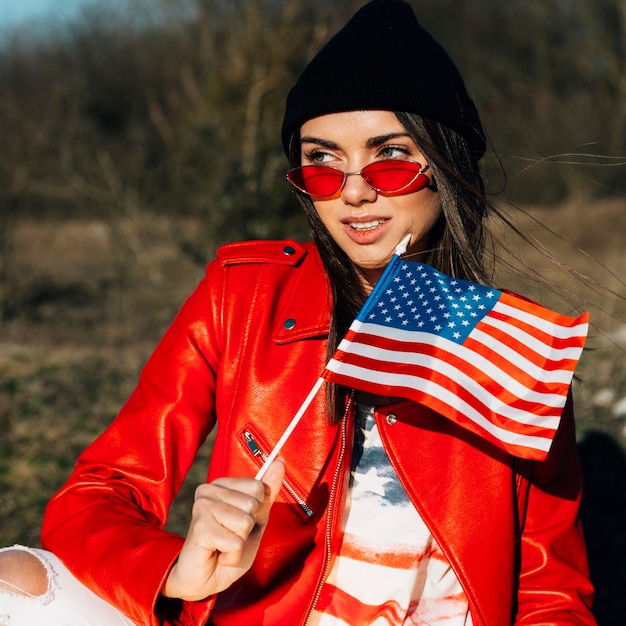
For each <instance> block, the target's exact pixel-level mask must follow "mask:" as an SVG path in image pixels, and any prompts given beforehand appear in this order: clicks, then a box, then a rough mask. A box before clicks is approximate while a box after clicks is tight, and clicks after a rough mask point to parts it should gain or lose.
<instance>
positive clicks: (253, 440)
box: [239, 424, 315, 521]
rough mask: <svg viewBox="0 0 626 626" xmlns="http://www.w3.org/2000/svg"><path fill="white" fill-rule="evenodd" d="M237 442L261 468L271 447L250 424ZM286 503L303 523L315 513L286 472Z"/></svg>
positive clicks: (284, 481) (241, 432)
mask: <svg viewBox="0 0 626 626" xmlns="http://www.w3.org/2000/svg"><path fill="white" fill-rule="evenodd" d="M239 441H240V442H241V443H242V444H243V445H244V447H245V449H246V450H247V451H248V453H249V454H250V456H251V457H253V459H254V460H255V462H256V464H257V465H258V466H259V467H261V465H263V463H264V462H265V459H267V457H268V456H269V453H270V452H271V447H270V446H269V445H268V444H267V443H266V442H265V441H264V440H263V438H262V437H261V436H260V435H259V434H258V432H257V431H256V430H255V428H254V427H253V426H251V425H250V424H248V425H246V426H244V427H243V428H242V429H241V430H240V431H239ZM282 490H283V491H284V492H285V496H286V499H287V501H288V502H289V503H290V504H291V505H292V507H293V508H294V511H295V512H296V514H297V515H298V517H300V518H301V519H303V520H304V521H308V520H309V519H311V517H313V514H314V513H315V511H314V509H313V507H312V506H311V505H310V504H309V502H308V500H307V497H306V494H305V493H304V490H303V489H301V488H300V487H299V486H298V485H297V482H296V481H295V480H294V478H293V476H292V475H291V474H290V473H289V471H288V470H287V471H286V473H285V478H284V480H283V489H282Z"/></svg>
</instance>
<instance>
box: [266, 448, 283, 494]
mask: <svg viewBox="0 0 626 626" xmlns="http://www.w3.org/2000/svg"><path fill="white" fill-rule="evenodd" d="M284 478H285V461H284V460H283V459H282V458H281V457H279V458H277V459H276V460H275V461H274V462H273V463H272V464H271V465H270V466H269V468H268V470H267V472H266V474H265V476H264V478H263V484H264V485H265V487H266V495H269V500H270V505H272V504H274V502H275V501H276V498H277V497H278V493H279V491H280V488H281V487H282V484H283V480H284ZM268 488H269V494H268V493H267V489H268Z"/></svg>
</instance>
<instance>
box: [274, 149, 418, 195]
mask: <svg viewBox="0 0 626 626" xmlns="http://www.w3.org/2000/svg"><path fill="white" fill-rule="evenodd" d="M391 162H393V163H398V162H401V163H412V164H414V165H417V166H418V168H419V169H418V170H417V171H416V172H415V176H414V177H413V178H412V179H411V180H410V181H409V182H408V183H406V184H405V185H402V187H398V189H380V188H379V187H375V186H374V185H372V184H371V183H370V182H369V181H368V180H367V178H365V176H363V172H365V171H366V170H367V168H368V167H371V166H373V165H377V164H380V163H391ZM309 168H324V169H325V170H331V171H333V172H338V173H339V174H342V176H343V178H342V180H341V183H340V184H339V186H338V187H337V189H336V190H335V191H333V192H332V193H329V194H324V195H321V196H320V195H315V194H312V193H311V192H310V191H307V190H306V189H303V188H302V187H300V186H299V185H297V184H296V183H295V182H294V181H293V180H292V176H293V173H294V172H301V171H302V170H304V169H309ZM429 168H430V165H429V164H428V163H427V164H426V165H422V164H421V163H419V162H418V161H411V160H409V159H382V160H380V161H373V162H372V163H368V164H367V165H366V166H365V167H364V168H362V169H361V171H360V172H344V171H343V170H340V169H338V168H336V167H331V166H330V165H299V166H298V167H293V168H291V169H290V170H289V171H288V172H287V173H286V174H285V179H286V180H287V182H288V183H289V184H290V185H292V186H293V187H294V188H295V189H297V190H298V191H300V192H301V193H304V194H306V195H307V196H311V197H312V198H332V197H333V196H335V195H337V194H338V193H339V192H340V191H341V190H342V189H343V188H344V186H345V184H346V181H347V180H348V176H356V175H357V174H358V175H359V176H361V178H362V179H363V180H364V181H365V184H366V185H368V186H369V187H371V188H372V189H373V190H374V191H376V192H377V193H381V194H397V193H398V192H402V190H404V189H407V188H408V187H411V186H412V185H413V184H414V183H415V182H416V181H417V179H418V178H419V177H420V176H424V178H425V179H426V180H425V181H424V184H423V185H422V187H420V189H421V188H423V187H425V186H426V185H428V183H429V182H430V181H429V180H428V177H426V176H425V172H426V171H427V170H428V169H429ZM366 173H367V172H366Z"/></svg>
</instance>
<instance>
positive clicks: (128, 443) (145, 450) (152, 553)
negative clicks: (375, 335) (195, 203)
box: [42, 242, 595, 626]
mask: <svg viewBox="0 0 626 626" xmlns="http://www.w3.org/2000/svg"><path fill="white" fill-rule="evenodd" d="M329 297H330V296H329V289H328V285H327V280H326V278H325V275H324V272H323V269H322V265H321V261H320V259H319V256H318V255H317V253H316V251H315V249H314V248H313V247H312V245H310V244H305V245H299V244H297V243H294V242H248V243H240V244H232V245H229V246H225V247H224V248H222V249H221V250H220V251H219V253H218V258H217V259H216V261H214V262H213V263H211V264H210V265H209V266H208V268H207V273H206V277H205V279H203V280H202V281H201V282H200V284H199V286H198V287H197V289H196V290H195V291H194V293H192V294H191V296H190V297H189V299H188V300H187V302H186V303H185V304H184V305H183V307H182V309H181V311H180V312H179V314H178V316H177V317H176V319H175V320H174V322H173V323H172V325H171V327H170V329H169V330H168V331H167V333H166V334H165V336H164V338H163V339H162V341H161V342H160V344H159V345H158V347H157V348H156V350H155V352H154V354H153V356H152V357H151V358H150V360H149V361H148V363H147V364H146V366H145V368H144V370H143V372H142V374H141V378H140V381H139V384H138V386H137V389H136V390H135V391H134V393H133V394H132V396H131V397H130V399H129V400H128V402H127V403H126V405H125V406H124V407H123V408H122V410H121V412H120V414H119V416H118V417H117V419H116V420H115V421H114V422H113V424H112V425H111V426H110V427H109V428H108V429H107V431H106V432H105V433H104V434H103V435H102V436H101V437H100V438H98V439H97V440H96V441H95V442H94V443H93V444H92V445H91V446H90V447H89V448H88V449H87V450H86V451H85V452H84V453H83V454H82V455H81V456H80V458H79V459H78V462H77V465H76V469H75V471H74V473H73V474H72V476H71V477H70V479H69V481H68V482H67V484H66V485H65V486H64V487H63V489H62V490H61V491H60V492H59V493H58V494H57V495H56V496H55V497H54V498H53V500H52V501H51V502H50V504H49V506H48V508H47V511H46V515H45V520H44V527H43V536H42V541H43V545H44V546H45V547H46V548H48V549H50V550H52V551H53V552H55V553H56V554H57V555H59V557H60V558H61V559H63V561H64V562H65V563H66V564H67V565H68V566H69V567H70V569H71V570H72V571H74V572H75V574H76V575H77V576H78V577H79V578H80V579H82V580H83V581H84V582H85V583H86V584H87V585H89V586H90V587H91V588H93V589H94V590H95V591H96V592H97V593H99V594H100V595H102V596H103V597H105V598H106V599H108V600H109V601H110V602H112V603H113V604H114V605H116V606H118V607H119V608H120V609H121V610H122V611H124V612H125V613H126V614H127V615H129V616H130V618H131V619H133V620H135V621H136V622H137V623H138V624H149V625H151V626H156V625H157V624H172V625H173V624H184V625H188V624H215V625H220V626H221V625H228V626H233V625H234V624H249V625H255V624H265V625H271V626H277V625H284V626H294V625H296V626H297V625H299V624H305V623H306V619H307V616H308V614H309V612H310V610H311V607H312V606H313V604H314V603H315V600H316V594H317V591H318V590H319V588H320V585H321V582H322V580H323V579H324V576H325V574H326V572H327V571H328V567H329V554H330V552H331V551H332V544H333V541H334V540H335V537H336V529H337V526H338V524H339V513H340V511H341V510H342V505H341V503H342V499H343V497H344V495H345V493H346V486H347V483H348V474H349V468H350V460H351V459H350V457H351V451H352V445H351V444H352V429H353V414H352V411H350V410H349V411H347V414H346V418H345V419H344V420H343V421H342V422H341V423H340V424H338V425H332V426H331V425H328V424H327V421H326V417H325V409H324V394H323V393H319V394H318V396H317V398H316V399H315V401H314V403H313V404H312V406H311V408H310V409H309V410H308V412H307V413H306V414H305V416H304V418H303V420H302V421H301V422H300V424H299V425H298V427H297V428H296V430H295V432H294V434H293V435H292V437H291V438H290V440H289V441H288V442H287V444H286V446H285V448H284V449H283V452H282V453H281V454H282V456H283V457H284V458H285V460H286V466H287V477H286V481H285V486H284V488H283V490H282V493H281V495H280V496H279V499H278V501H277V502H276V504H275V505H274V507H273V509H272V513H271V517H270V522H269V525H268V527H267V530H266V533H265V535H264V537H263V541H262V544H261V547H260V551H259V554H258V556H257V558H256V560H255V562H254V565H253V567H252V569H251V570H250V572H248V573H247V574H246V575H245V576H244V577H243V578H242V579H241V580H240V581H238V582H237V583H235V584H234V585H233V586H232V587H231V588H230V589H228V590H226V591H225V592H223V593H221V594H219V596H218V597H217V598H215V597H214V598H209V599H207V600H206V601H203V602H179V601H172V600H164V599H162V598H161V599H160V598H159V590H160V588H161V587H162V585H163V582H164V580H165V578H166V577H167V574H168V571H169V568H170V567H171V565H172V563H173V562H174V561H175V559H176V558H177V554H178V552H179V551H180V548H181V545H182V543H183V540H182V538H180V537H177V536H174V535H172V534H169V533H167V532H165V531H164V530H163V525H164V523H165V520H166V518H167V511H168V507H169V504H170V502H171V500H172V498H173V497H174V495H175V494H176V492H177V491H178V489H179V487H180V485H181V482H182V481H183V478H184V476H185V474H186V472H187V470H188V468H189V466H190V464H191V463H192V461H193V458H194V455H195V454H196V451H197V449H198V447H199V446H200V445H201V444H202V442H203V441H204V440H205V438H206V437H207V435H208V434H209V432H211V430H212V429H213V428H214V426H216V424H217V425H218V428H217V435H216V440H215V445H214V449H213V456H212V460H211V466H210V469H209V479H212V478H216V477H218V476H253V475H254V474H255V473H256V470H257V468H258V466H259V464H260V463H261V462H262V452H260V451H269V450H270V449H271V448H272V446H273V444H274V443H275V442H276V441H277V440H278V439H279V437H280V435H281V434H282V432H283V430H284V429H285V427H286V425H287V424H288V423H289V421H290V420H291V418H292V417H293V415H294V413H295V411H296V410H297V409H298V407H299V406H300V403H301V402H302V400H303V399H304V397H305V396H306V395H307V393H308V392H309V390H310V389H311V387H312V386H313V384H314V383H315V381H316V379H317V377H318V375H319V374H320V372H321V371H322V369H323V367H324V364H325V353H326V340H327V333H328V325H329V311H330V307H329ZM392 414H393V416H394V417H392ZM376 420H377V422H378V428H379V430H380V433H381V436H382V438H383V442H384V445H385V447H386V450H387V452H388V454H389V457H390V459H391V461H392V463H393V465H394V467H395V469H396V471H397V473H398V475H399V477H400V479H401V480H402V482H403V484H404V486H405V488H406V490H407V492H408V494H409V496H410V498H411V500H412V501H413V503H414V505H415V507H416V508H417V510H418V511H419V513H420V515H421V516H422V518H423V519H424V520H425V522H426V523H427V525H428V527H429V528H430V530H431V532H432V533H433V535H434V536H435V538H436V540H437V542H438V543H439V545H440V546H441V548H442V550H443V551H444V552H445V554H446V556H447V558H448V559H449V561H450V563H451V565H452V567H453V568H454V570H455V572H456V575H457V577H458V578H459V581H460V582H461V584H462V586H463V588H464V589H465V592H466V594H467V597H468V599H469V603H470V610H471V613H472V618H473V622H474V624H475V625H476V626H480V625H484V626H505V625H507V624H511V623H515V624H520V625H521V624H542V625H546V624H585V625H588V624H595V621H594V619H593V617H592V616H591V613H590V610H589V605H590V602H591V597H592V588H591V585H590V583H589V580H588V571H587V561H586V553H585V546H584V542H583V536H582V533H581V529H580V526H579V524H578V521H577V514H578V505H579V499H580V486H581V476H580V468H579V462H578V457H577V452H576V447H575V438H574V423H573V418H572V415H571V408H569V407H568V410H567V411H566V415H565V417H564V419H563V424H562V427H561V428H560V430H559V432H558V433H557V436H556V440H555V442H554V444H553V448H552V450H551V452H550V455H549V457H548V460H547V461H545V462H543V463H538V462H529V461H516V460H515V459H514V458H512V457H510V456H508V455H507V454H505V453H503V452H501V451H499V450H497V449H495V448H493V447H492V446H490V445H488V444H487V443H485V442H484V441H482V440H481V439H480V438H478V437H476V436H474V435H472V434H471V433H469V432H467V431H465V430H464V429H461V428H460V427H458V426H456V425H454V424H453V423H452V422H450V421H449V420H446V419H444V418H442V417H441V416H439V415H437V414H435V413H433V412H432V411H430V410H427V409H425V408H423V407H421V406H419V405H416V404H414V403H412V402H400V403H398V404H395V405H389V406H386V407H384V409H382V410H378V411H377V412H376Z"/></svg>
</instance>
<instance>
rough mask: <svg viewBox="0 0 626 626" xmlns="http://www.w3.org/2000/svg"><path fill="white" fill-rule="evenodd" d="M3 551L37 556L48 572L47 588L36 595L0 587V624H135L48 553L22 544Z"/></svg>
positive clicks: (25, 625)
mask: <svg viewBox="0 0 626 626" xmlns="http://www.w3.org/2000/svg"><path fill="white" fill-rule="evenodd" d="M5 550H24V551H26V552H29V553H30V554H32V555H33V556H35V557H37V558H38V559H39V560H40V562H41V563H42V565H43V566H44V568H45V569H46V572H47V574H48V589H47V591H46V592H45V593H44V594H42V595H40V596H33V595H30V594H26V593H25V592H24V591H22V590H21V589H19V588H15V589H14V590H13V591H7V590H6V589H0V626H42V625H44V624H45V626H136V625H135V622H133V621H131V620H129V619H128V618H127V617H126V616H124V615H123V614H122V613H120V612H119V611H118V610H117V609H116V608H114V607H113V606H111V605H110V604H109V603H107V602H105V601H104V600H102V599H101V598H99V597H98V596H97V595H95V594H94V593H93V592H92V591H91V590H89V589H87V587H85V586H84V585H83V584H82V583H80V582H79V581H78V580H77V579H76V578H74V576H72V574H71V573H70V572H69V570H68V569H67V568H66V567H65V566H64V565H63V563H61V561H60V560H59V559H58V558H57V557H56V556H55V555H54V554H52V553H51V552H47V551H46V550H39V549H36V548H27V547H24V546H13V547H11V548H2V549H0V552H4V551H5ZM2 582H3V583H4V586H5V587H9V588H10V587H11V585H10V583H8V582H7V581H2Z"/></svg>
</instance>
